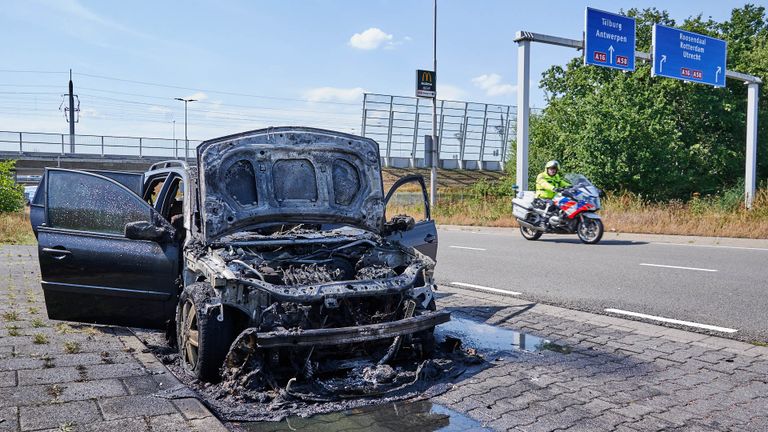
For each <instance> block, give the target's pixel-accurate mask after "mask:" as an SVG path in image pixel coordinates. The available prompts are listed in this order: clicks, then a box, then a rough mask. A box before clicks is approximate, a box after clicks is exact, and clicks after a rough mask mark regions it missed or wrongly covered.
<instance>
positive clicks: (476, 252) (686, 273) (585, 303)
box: [435, 227, 768, 342]
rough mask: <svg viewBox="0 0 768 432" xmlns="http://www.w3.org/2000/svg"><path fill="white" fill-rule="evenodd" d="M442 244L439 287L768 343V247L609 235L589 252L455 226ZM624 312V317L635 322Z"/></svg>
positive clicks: (566, 240)
mask: <svg viewBox="0 0 768 432" xmlns="http://www.w3.org/2000/svg"><path fill="white" fill-rule="evenodd" d="M438 239H439V250H438V257H437V258H438V265H437V269H436V273H435V277H436V279H437V282H438V283H439V284H446V285H450V284H454V283H459V284H471V285H478V286H481V287H487V288H491V289H501V290H505V291H514V292H518V293H520V294H519V297H521V298H524V299H529V300H533V301H541V302H545V303H549V304H554V305H558V306H563V307H567V308H571V309H578V310H584V311H589V312H596V313H602V314H607V313H608V314H613V313H615V312H607V311H606V309H618V310H621V311H625V312H628V313H640V314H647V315H652V316H654V317H656V318H663V319H672V320H682V321H686V322H690V324H680V323H670V325H672V326H674V327H679V328H685V329H687V330H694V331H700V332H705V333H710V334H714V335H718V336H725V337H733V338H736V339H740V340H745V341H755V340H758V341H762V342H768V241H766V240H756V241H748V240H741V241H740V240H722V241H717V240H716V239H709V238H688V237H674V236H642V235H617V234H613V233H606V235H605V237H604V238H603V240H602V241H601V242H600V244H598V245H584V244H581V243H580V242H579V241H578V239H577V238H576V236H575V235H573V236H557V235H544V236H543V237H542V238H541V239H540V240H538V241H527V240H525V239H523V238H522V237H521V236H520V233H519V231H518V230H517V229H498V228H496V229H494V228H487V229H485V228H480V229H474V228H473V229H471V230H470V229H469V228H461V229H460V228H454V227H450V228H441V229H440V230H439V236H438ZM625 312H622V314H623V315H621V316H624V317H626V318H632V316H628V315H626V314H625ZM617 316H620V315H617ZM640 319H641V320H646V321H648V322H656V321H655V318H654V319H650V318H647V317H640ZM697 325H699V326H698V327H697ZM701 325H704V326H705V327H706V326H716V327H721V329H712V328H702V327H701ZM734 330H735V331H734Z"/></svg>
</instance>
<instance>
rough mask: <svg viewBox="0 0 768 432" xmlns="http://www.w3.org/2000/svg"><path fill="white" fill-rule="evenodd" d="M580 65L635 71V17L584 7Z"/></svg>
mask: <svg viewBox="0 0 768 432" xmlns="http://www.w3.org/2000/svg"><path fill="white" fill-rule="evenodd" d="M584 29H585V30H584V34H585V36H584V64H590V65H597V66H605V67H611V68H616V69H621V70H625V71H633V70H635V20H634V19H633V18H628V17H625V16H622V15H617V14H613V13H610V12H603V11H601V10H597V9H592V8H587V10H586V12H585V17H584Z"/></svg>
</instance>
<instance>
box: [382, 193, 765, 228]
mask: <svg viewBox="0 0 768 432" xmlns="http://www.w3.org/2000/svg"><path fill="white" fill-rule="evenodd" d="M602 204H603V209H602V210H601V211H600V214H601V215H602V217H603V222H604V224H605V229H606V231H611V232H624V233H645V234H672V235H693V236H709V237H743V238H762V239H765V238H768V188H763V189H760V190H759V191H758V193H757V195H756V197H755V201H754V205H753V208H752V209H751V210H746V209H745V208H744V206H743V203H742V201H741V193H734V192H733V191H726V192H725V193H724V194H722V195H717V196H708V197H693V199H691V200H690V201H688V202H682V201H670V202H664V203H655V202H650V201H646V200H644V199H643V198H642V197H639V196H637V195H634V194H629V193H622V194H609V195H608V196H607V197H606V198H604V199H603V200H602ZM422 212H423V207H420V205H418V204H410V205H398V206H394V208H393V207H392V206H390V208H389V209H388V214H389V215H395V214H408V215H412V216H416V215H420V214H422ZM432 217H433V218H434V219H435V221H436V222H437V223H438V224H442V225H474V226H491V227H517V223H516V222H515V218H514V216H512V198H511V197H510V196H494V195H478V194H474V193H472V192H471V191H470V192H466V191H465V192H456V191H454V192H452V193H443V194H441V197H440V199H439V200H438V204H437V206H436V207H435V208H434V209H433V210H432Z"/></svg>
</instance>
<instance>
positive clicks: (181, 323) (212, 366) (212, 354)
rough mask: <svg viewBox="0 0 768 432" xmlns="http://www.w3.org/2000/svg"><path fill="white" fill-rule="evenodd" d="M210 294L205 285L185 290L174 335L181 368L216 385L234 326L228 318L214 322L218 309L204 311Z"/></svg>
mask: <svg viewBox="0 0 768 432" xmlns="http://www.w3.org/2000/svg"><path fill="white" fill-rule="evenodd" d="M210 291H212V290H211V289H210V286H208V285H207V284H204V283H196V284H193V285H190V286H189V287H187V288H185V289H184V291H183V292H182V293H181V296H179V305H178V307H177V309H176V335H177V338H178V339H177V340H178V348H179V356H180V357H181V363H182V365H183V367H184V369H185V370H186V371H187V372H188V373H190V374H192V375H193V376H194V377H195V378H197V379H199V380H201V381H208V382H216V381H218V380H219V379H220V378H221V376H220V374H219V370H220V368H221V365H222V364H223V362H224V357H225V356H226V355H227V351H229V346H230V344H231V343H232V341H233V340H234V326H233V324H232V320H231V319H227V318H226V317H225V319H224V321H219V320H218V319H217V316H218V313H219V308H212V309H210V310H209V311H208V313H206V312H205V301H206V299H207V298H209V297H210V296H209V295H208V294H210Z"/></svg>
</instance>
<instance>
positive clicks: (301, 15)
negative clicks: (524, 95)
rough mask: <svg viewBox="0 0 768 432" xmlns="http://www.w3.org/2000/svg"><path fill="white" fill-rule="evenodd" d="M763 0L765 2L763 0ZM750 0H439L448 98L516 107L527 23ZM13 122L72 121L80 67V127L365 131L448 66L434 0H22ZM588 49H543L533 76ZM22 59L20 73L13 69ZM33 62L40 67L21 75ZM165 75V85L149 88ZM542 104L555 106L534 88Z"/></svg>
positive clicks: (3, 119) (701, 9)
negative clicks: (67, 98)
mask: <svg viewBox="0 0 768 432" xmlns="http://www.w3.org/2000/svg"><path fill="white" fill-rule="evenodd" d="M758 3H760V2H758ZM743 4H744V2H742V1H729V0H703V1H697V2H682V1H675V2H658V1H657V2H649V1H633V2H630V1H589V2H586V1H549V2H530V1H500V0H499V1H493V0H487V1H466V0H465V1H460V0H438V8H439V9H438V97H440V98H444V99H454V100H470V101H476V102H489V103H497V104H510V105H514V104H515V100H516V82H517V77H516V62H517V49H516V44H515V43H514V42H513V39H514V34H515V32H516V31H518V30H529V31H535V32H540V33H548V34H554V35H558V36H563V37H570V38H580V37H581V32H582V31H583V25H584V8H585V7H586V6H591V7H595V8H599V9H603V10H607V11H615V12H618V11H619V10H620V9H622V8H623V9H627V8H630V7H639V8H643V7H651V6H655V7H657V8H659V9H667V10H668V11H669V12H670V13H671V15H672V17H673V18H675V19H677V20H678V21H682V20H683V19H685V18H686V17H688V16H690V15H695V14H699V13H701V14H703V15H704V16H705V17H709V16H711V17H712V18H713V19H715V20H724V19H727V18H728V17H729V16H730V11H731V9H733V8H736V7H741V6H742V5H743ZM3 9H4V10H3V14H2V15H0V28H2V29H3V30H2V34H3V36H4V37H3V45H4V47H3V56H2V57H3V65H2V66H0V69H2V71H0V130H11V131H15V130H24V131H32V130H34V131H45V132H65V131H67V127H68V126H67V124H66V122H65V120H64V117H63V114H62V112H61V111H60V110H59V105H60V103H61V100H62V98H61V94H63V93H66V85H67V80H68V75H67V71H68V70H69V69H70V68H71V69H73V71H74V73H75V75H74V81H75V93H77V94H78V95H79V99H80V103H81V105H80V108H81V117H80V121H79V123H78V125H77V129H78V132H79V133H91V134H111V135H144V136H157V137H171V136H172V135H173V133H174V132H173V122H174V121H175V122H176V126H175V131H176V132H175V133H176V137H180V136H183V122H184V114H183V105H182V104H181V103H180V102H177V101H174V100H173V98H174V97H188V96H193V97H195V98H198V99H200V102H194V103H191V104H190V106H189V108H190V113H189V135H190V138H202V139H204V138H210V137H214V136H217V135H222V134H226V133H231V132H237V131H242V130H247V129H254V128H258V127H264V126H269V125H280V124H306V125H311V126H323V127H328V128H335V129H340V130H345V131H355V132H359V123H360V105H361V101H362V96H361V94H362V92H375V93H391V94H398V95H408V96H410V95H413V93H414V88H413V87H414V70H415V69H417V68H430V67H431V64H432V1H431V0H367V1H360V0H357V1H352V0H328V1H319V0H306V1H285V0H284V1H277V0H274V1H245V0H221V1H216V2H213V1H201V0H192V1H185V2H181V1H141V0H136V1H132V2H120V1H86V0H49V1H38V0H28V1H21V0H17V1H6V2H4V3H3ZM575 55H577V52H576V51H574V50H569V49H566V48H560V47H549V46H543V45H535V46H534V49H533V55H532V70H531V73H532V77H534V78H535V79H538V77H539V76H540V74H541V72H542V71H543V70H545V69H546V68H547V67H549V66H550V65H552V64H564V63H565V62H567V61H568V60H569V59H570V58H572V57H574V56H575ZM10 71H17V72H10ZM18 71H27V72H18ZM150 83H151V84H158V85H149V84H150ZM531 101H532V104H533V105H535V106H542V105H543V104H544V100H543V95H542V93H541V91H540V90H538V89H534V91H533V94H532V98H531Z"/></svg>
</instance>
